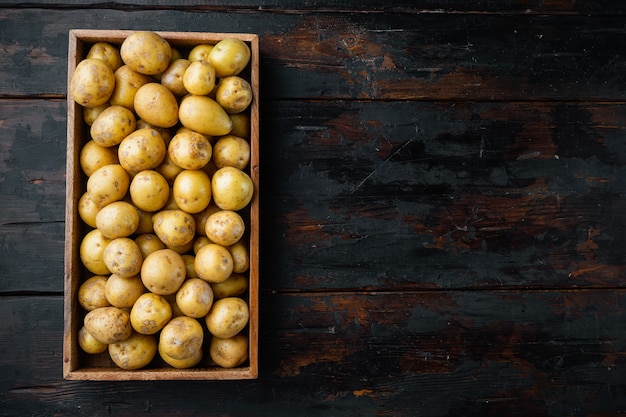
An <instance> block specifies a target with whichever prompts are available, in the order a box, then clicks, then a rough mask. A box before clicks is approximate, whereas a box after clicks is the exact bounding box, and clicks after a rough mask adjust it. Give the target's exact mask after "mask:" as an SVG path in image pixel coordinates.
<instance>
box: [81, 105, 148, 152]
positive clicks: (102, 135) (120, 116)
mask: <svg viewBox="0 0 626 417" xmlns="http://www.w3.org/2000/svg"><path fill="white" fill-rule="evenodd" d="M136 123H137V120H136V119H135V115H134V114H133V112H132V111H130V110H128V109H127V108H126V107H122V106H109V107H107V108H106V109H104V110H103V111H102V113H100V115H99V116H98V117H97V118H96V120H94V122H93V124H92V125H91V128H90V130H89V133H90V135H91V139H92V140H93V141H94V142H96V143H97V144H98V145H100V146H104V147H106V148H108V147H111V146H115V145H119V144H120V142H121V141H122V139H124V138H125V137H126V136H128V135H129V134H131V133H132V132H133V131H134V130H135V126H136Z"/></svg>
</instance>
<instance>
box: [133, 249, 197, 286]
mask: <svg viewBox="0 0 626 417" xmlns="http://www.w3.org/2000/svg"><path fill="white" fill-rule="evenodd" d="M186 275H187V270H186V268H185V261H184V260H183V258H182V257H181V255H179V254H178V253H176V252H174V251H173V250H171V249H161V250H158V251H155V252H153V253H151V254H150V255H148V256H147V257H146V259H144V261H143V265H142V266H141V280H142V281H143V285H144V286H145V287H146V288H147V289H148V290H149V291H151V292H153V293H154V294H158V295H168V294H174V293H175V292H176V291H178V289H179V288H180V286H181V285H182V283H183V281H184V280H185V277H186Z"/></svg>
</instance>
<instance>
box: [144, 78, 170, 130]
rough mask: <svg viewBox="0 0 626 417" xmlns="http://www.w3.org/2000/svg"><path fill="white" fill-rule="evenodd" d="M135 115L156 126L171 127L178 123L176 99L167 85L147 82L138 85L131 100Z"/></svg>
mask: <svg viewBox="0 0 626 417" xmlns="http://www.w3.org/2000/svg"><path fill="white" fill-rule="evenodd" d="M133 105H134V106H135V112H136V113H137V115H138V116H139V117H140V118H141V119H143V120H145V121H146V122H148V123H150V124H151V125H154V126H158V127H172V126H174V125H175V124H176V123H178V101H176V96H174V93H172V92H171V91H170V90H169V89H168V88H167V87H165V86H164V85H161V84H159V83H147V84H144V85H142V86H141V87H139V89H138V90H137V92H136V93H135V99H134V101H133Z"/></svg>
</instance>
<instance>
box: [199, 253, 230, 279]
mask: <svg viewBox="0 0 626 417" xmlns="http://www.w3.org/2000/svg"><path fill="white" fill-rule="evenodd" d="M194 268H195V270H196V274H198V278H201V279H203V280H205V281H206V282H208V283H210V284H213V283H217V282H222V281H226V280H227V279H228V277H229V276H230V274H232V272H233V257H232V256H231V254H230V252H229V251H228V249H226V248H225V247H223V246H221V245H218V244H216V243H209V244H207V245H204V246H202V247H201V248H200V250H198V252H197V253H196V258H195V260H194Z"/></svg>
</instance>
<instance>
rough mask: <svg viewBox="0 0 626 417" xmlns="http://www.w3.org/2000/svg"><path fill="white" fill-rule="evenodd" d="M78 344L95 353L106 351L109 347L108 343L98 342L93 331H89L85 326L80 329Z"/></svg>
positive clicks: (83, 348) (86, 350)
mask: <svg viewBox="0 0 626 417" xmlns="http://www.w3.org/2000/svg"><path fill="white" fill-rule="evenodd" d="M78 346H80V348H81V349H82V350H83V351H85V352H87V353H91V354H94V355H95V354H98V353H102V352H105V351H106V350H107V347H108V345H107V344H106V343H101V342H98V341H97V340H96V339H95V338H94V337H93V336H92V335H91V333H89V332H88V331H87V329H86V328H85V326H83V327H81V328H80V330H79V331H78Z"/></svg>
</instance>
